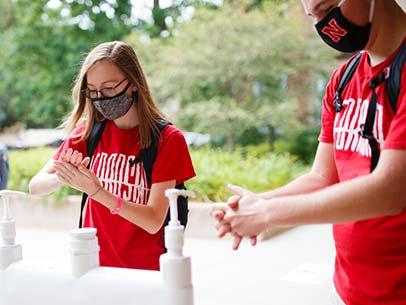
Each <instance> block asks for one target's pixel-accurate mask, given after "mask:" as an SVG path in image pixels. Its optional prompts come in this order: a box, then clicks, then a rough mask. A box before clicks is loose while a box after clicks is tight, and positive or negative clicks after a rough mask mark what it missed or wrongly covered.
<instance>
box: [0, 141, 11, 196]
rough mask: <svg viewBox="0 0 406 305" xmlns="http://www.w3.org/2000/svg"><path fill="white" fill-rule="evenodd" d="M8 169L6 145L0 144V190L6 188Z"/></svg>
mask: <svg viewBox="0 0 406 305" xmlns="http://www.w3.org/2000/svg"><path fill="white" fill-rule="evenodd" d="M9 170H10V168H9V161H8V154H7V147H6V146H0V190H5V189H7V181H8V174H9Z"/></svg>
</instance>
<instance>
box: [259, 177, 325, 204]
mask: <svg viewBox="0 0 406 305" xmlns="http://www.w3.org/2000/svg"><path fill="white" fill-rule="evenodd" d="M329 185H331V183H330V182H327V181H326V180H325V179H323V178H322V177H321V176H319V175H317V174H315V173H307V174H304V175H302V176H300V177H298V178H296V179H295V180H293V181H291V182H290V183H288V184H286V185H284V186H282V187H280V188H277V189H275V190H272V191H269V192H265V193H261V194H259V197H261V198H263V199H272V198H275V197H280V196H291V195H298V194H307V193H310V192H315V191H318V190H321V189H323V188H325V187H327V186H329Z"/></svg>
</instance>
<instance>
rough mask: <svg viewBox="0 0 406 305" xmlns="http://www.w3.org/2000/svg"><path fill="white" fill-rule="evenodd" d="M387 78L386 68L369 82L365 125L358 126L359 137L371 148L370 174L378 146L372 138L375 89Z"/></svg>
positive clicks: (376, 160)
mask: <svg viewBox="0 0 406 305" xmlns="http://www.w3.org/2000/svg"><path fill="white" fill-rule="evenodd" d="M388 77H389V69H388V68H386V69H384V70H383V71H382V72H380V73H379V74H378V75H377V76H375V77H374V78H373V79H371V81H370V82H369V87H370V88H371V90H372V95H371V99H370V100H369V105H368V112H367V117H366V119H365V123H364V124H362V125H361V126H360V128H361V131H360V135H361V136H362V137H363V138H364V139H367V140H368V142H369V146H370V147H371V167H370V168H371V172H372V171H373V170H374V169H375V167H376V165H377V164H378V160H379V155H380V151H379V144H378V141H377V139H376V138H375V136H374V133H373V128H374V122H375V114H376V104H377V101H378V96H377V95H376V92H375V88H376V87H378V86H379V85H380V84H382V83H383V82H384V81H386V80H387V79H388Z"/></svg>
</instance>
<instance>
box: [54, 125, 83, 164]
mask: <svg viewBox="0 0 406 305" xmlns="http://www.w3.org/2000/svg"><path fill="white" fill-rule="evenodd" d="M84 128H85V126H84V125H80V126H78V127H76V128H75V129H74V130H73V131H72V133H71V134H70V135H69V136H68V137H67V138H66V139H65V140H64V141H63V143H62V144H61V146H59V148H58V150H57V151H56V153H55V155H54V160H58V159H59V155H60V154H61V153H62V152H63V151H66V150H68V149H69V148H72V149H73V150H74V151H75V150H77V151H78V152H81V153H82V154H83V156H86V155H87V147H86V141H81V142H78V143H77V141H78V137H77V135H78V134H79V133H81V132H82V131H83V129H84Z"/></svg>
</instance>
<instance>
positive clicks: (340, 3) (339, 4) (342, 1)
mask: <svg viewBox="0 0 406 305" xmlns="http://www.w3.org/2000/svg"><path fill="white" fill-rule="evenodd" d="M344 2H345V0H341V1H340V2H338V5H337V7H340V6H341V5H343V3H344Z"/></svg>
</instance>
